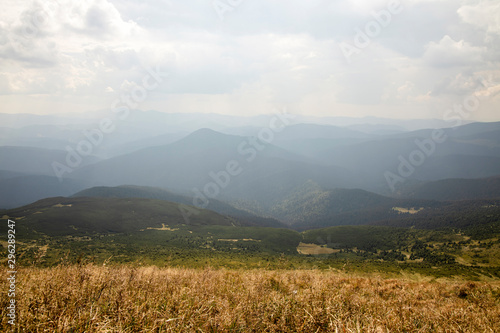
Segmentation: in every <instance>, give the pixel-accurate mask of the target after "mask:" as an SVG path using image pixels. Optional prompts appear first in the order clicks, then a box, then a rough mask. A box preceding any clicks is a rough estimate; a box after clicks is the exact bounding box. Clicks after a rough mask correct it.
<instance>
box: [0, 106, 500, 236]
mask: <svg viewBox="0 0 500 333" xmlns="http://www.w3.org/2000/svg"><path fill="white" fill-rule="evenodd" d="M21 118H22V119H21ZM21 118H20V119H18V120H17V121H16V120H15V119H14V118H13V117H11V116H7V115H5V114H3V115H0V119H5V120H6V121H5V123H4V124H3V126H5V127H4V130H2V135H0V137H1V138H2V139H1V141H0V208H14V207H19V206H22V205H26V204H29V203H32V202H34V201H37V200H41V199H45V198H48V197H59V196H64V197H68V196H71V195H74V196H75V197H76V196H78V197H85V196H89V197H95V196H101V197H115V198H126V197H134V198H147V199H160V200H164V201H168V202H175V203H178V204H183V205H190V206H193V207H195V208H196V209H210V210H212V211H215V212H218V213H220V214H222V215H224V216H233V217H235V218H247V219H248V220H249V221H250V220H253V221H254V222H253V223H254V224H255V225H261V226H264V225H265V226H276V227H282V226H284V225H288V226H291V227H294V228H298V229H307V228H318V227H322V226H332V225H342V224H366V223H369V222H373V221H379V220H384V219H387V218H390V217H391V216H392V215H394V214H396V213H395V212H394V211H393V210H392V207H404V208H406V209H410V208H412V207H435V206H439V205H440V204H438V202H444V201H453V200H475V199H492V198H498V197H499V194H500V181H499V179H500V178H498V176H499V175H500V123H470V124H466V125H463V126H460V127H452V128H446V127H443V128H439V127H438V126H439V125H441V126H442V125H445V123H442V122H441V123H440V122H439V121H432V120H430V121H428V122H427V123H426V122H424V121H415V122H414V123H413V125H411V122H410V121H404V122H403V121H401V122H399V123H398V122H397V121H388V120H380V119H369V120H368V119H365V122H362V121H361V120H359V119H358V120H354V119H351V122H350V123H349V122H348V119H337V121H335V120H334V119H326V120H325V119H323V121H322V122H321V123H311V122H310V121H311V119H306V118H304V117H302V118H300V117H299V118H298V121H303V122H300V123H297V119H294V123H292V124H288V125H287V126H283V127H274V126H270V125H269V124H271V122H272V119H273V118H272V116H269V117H265V116H260V117H252V118H243V117H240V118H238V117H229V116H213V117H211V116H210V115H202V116H200V117H199V118H196V117H193V116H191V115H184V116H182V115H173V114H171V115H163V114H158V113H155V112H153V111H151V112H144V113H141V112H133V113H132V115H131V117H130V118H129V119H127V121H125V122H124V123H123V124H120V129H117V131H116V132H113V133H110V134H105V133H104V134H103V133H101V134H102V143H101V142H99V144H95V145H94V146H92V144H93V142H92V138H91V137H89V135H87V136H85V135H83V136H81V135H80V137H79V136H78V135H77V133H79V131H80V132H81V131H85V130H86V131H87V132H86V133H87V134H88V133H90V132H89V131H90V130H91V129H92V130H93V131H94V132H92V133H96V132H95V131H96V130H95V128H94V129H93V127H92V126H94V124H95V122H94V118H92V117H87V118H85V117H83V120H82V119H76V118H73V119H67V118H61V119H56V118H57V117H52V118H50V117H49V118H44V117H42V116H33V117H30V116H29V115H24V116H23V117H21ZM167 120H171V121H172V123H170V124H166V123H167ZM312 120H317V119H312ZM308 121H309V122H308ZM37 122H39V123H38V124H37ZM22 123H25V124H26V126H25V127H23V126H21V125H22ZM201 123H203V124H212V125H211V126H210V127H212V128H197V127H199V126H201V125H199V124H201ZM404 124H406V125H405V126H403V125H404ZM424 124H427V125H429V124H432V125H433V126H434V127H431V128H423V127H422V126H423V125H424ZM116 125H117V128H118V127H119V126H118V124H116ZM148 126H149V127H148ZM132 129H133V130H132ZM409 129H411V130H409ZM128 130H132V133H130V134H131V135H130V136H129V137H128V138H125V136H126V135H125V134H126V132H127V131H128ZM134 130H135V131H134ZM30 133H31V134H30ZM28 134H29V135H28ZM36 138H39V139H40V141H37V140H36ZM85 140H87V143H88V144H90V146H88V147H91V148H92V152H91V153H86V154H84V153H85V151H84V149H83V148H82V147H85V144H81V142H83V141H85ZM94 140H96V137H94ZM34 142H38V144H36V145H35V144H33V146H31V147H28V146H26V145H27V144H32V143H34ZM2 143H3V144H2ZM45 143H47V145H46V146H45V147H44V145H45ZM94 143H95V142H94ZM107 143H109V145H108V144H107ZM79 144H80V145H79ZM63 146H64V147H63ZM54 147H58V148H57V149H54ZM88 147H87V148H88ZM75 154H76V155H77V157H79V159H78V160H77V161H78V162H79V163H74V162H75V156H76V155H75ZM72 158H73V160H72ZM72 161H73V163H72V164H71V163H69V162H72ZM70 164H71V165H70ZM54 165H58V166H59V167H61V166H62V168H63V169H59V171H60V170H63V172H62V174H61V172H60V173H58V172H55V169H54ZM402 171H405V172H402ZM388 174H390V175H392V176H391V177H396V178H392V179H393V183H392V184H391V182H390V181H389V179H388V178H387V175H388ZM394 179H396V180H395V181H394ZM124 185H127V186H124ZM152 188H155V189H152ZM82 191H83V192H82ZM155 196H156V197H155Z"/></svg>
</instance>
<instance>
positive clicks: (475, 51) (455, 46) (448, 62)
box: [423, 35, 484, 67]
mask: <svg viewBox="0 0 500 333" xmlns="http://www.w3.org/2000/svg"><path fill="white" fill-rule="evenodd" d="M483 53H484V49H483V48H481V47H476V46H472V45H470V44H468V43H466V42H464V41H463V40H460V41H455V40H453V39H452V38H451V37H450V36H448V35H446V36H444V37H443V38H442V39H441V40H440V41H439V43H436V42H430V43H429V44H428V45H427V48H426V51H425V54H424V57H423V58H424V61H425V62H426V63H427V64H429V65H430V66H434V67H456V66H471V65H474V64H477V63H479V62H480V61H481V60H482V54H483Z"/></svg>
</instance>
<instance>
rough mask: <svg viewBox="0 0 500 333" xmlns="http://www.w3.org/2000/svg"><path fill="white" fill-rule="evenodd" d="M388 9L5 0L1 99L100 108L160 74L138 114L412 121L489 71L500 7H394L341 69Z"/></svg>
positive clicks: (19, 105)
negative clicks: (288, 114) (361, 34)
mask: <svg viewBox="0 0 500 333" xmlns="http://www.w3.org/2000/svg"><path fill="white" fill-rule="evenodd" d="M224 1H225V0H224ZM233 3H236V2H233ZM389 3H390V1H388V0H376V1H372V0H370V1H368V0H338V1H331V0H311V1H303V0H290V1H286V2H285V1H275V0H273V1H269V0H251V1H250V0H245V1H242V2H241V3H240V4H239V5H235V6H234V9H233V10H231V11H230V12H227V13H226V15H225V17H224V20H223V21H221V20H220V18H219V16H218V14H217V12H216V11H215V10H214V8H213V6H212V1H207V0H192V1H189V2H186V1H174V0H170V1H168V0H143V1H136V0H82V1H69V0H59V1H54V2H42V1H34V2H18V1H14V0H6V1H5V5H4V7H5V8H4V10H3V13H4V14H3V18H2V20H0V95H1V96H10V97H9V98H10V100H9V102H10V104H9V105H14V104H16V110H23V109H24V110H26V112H28V111H31V110H33V109H37V110H40V112H52V110H54V109H57V110H59V109H60V108H59V107H56V106H57V105H61V104H64V105H65V108H64V109H65V110H81V109H106V108H108V107H109V103H110V99H112V98H116V96H113V94H114V95H117V96H119V94H121V93H122V92H123V89H126V88H127V87H128V89H132V88H133V87H134V86H140V85H141V84H142V79H143V77H144V75H145V73H146V69H145V68H157V67H158V68H160V70H161V71H163V72H168V73H169V76H168V78H167V79H165V80H164V82H162V84H161V85H160V86H159V87H158V88H157V89H155V91H154V92H151V94H149V95H148V99H147V101H145V102H144V103H143V104H141V105H140V106H139V107H140V108H144V109H148V108H156V109H158V110H160V111H169V112H172V111H175V112H188V111H189V112H194V111H196V110H201V109H203V110H210V112H222V113H240V112H242V113H245V114H251V113H252V112H254V113H261V112H264V113H265V112H266V110H265V109H266V108H268V109H270V108H272V107H276V105H280V104H281V105H287V106H288V107H289V108H290V109H295V110H297V111H298V112H302V113H307V114H312V113H314V114H321V115H329V114H330V113H331V114H333V113H335V115H342V113H344V115H347V114H353V115H354V114H355V115H360V116H362V115H381V114H383V115H385V116H391V115H393V116H396V117H402V116H408V117H411V118H421V117H423V115H426V116H428V115H431V116H432V112H435V110H436V109H439V108H440V107H441V106H442V105H446V104H447V103H449V102H450V101H449V98H451V97H450V96H453V98H459V95H460V94H464V93H466V92H468V91H470V90H471V89H472V90H473V89H475V88H474V84H476V83H478V82H479V81H478V78H479V76H480V75H483V76H484V74H487V73H493V72H494V71H495V70H496V69H497V68H498V65H499V60H500V34H498V32H499V31H500V30H499V28H498V20H499V17H500V15H497V14H498V8H499V7H498V6H499V5H498V2H497V1H480V0H467V1H466V2H465V1H462V2H459V1H456V0H439V1H435V0H433V1H430V0H408V1H404V2H403V1H401V4H402V6H403V10H402V11H401V13H399V14H397V15H393V16H391V22H390V24H388V25H387V26H385V27H383V29H382V30H381V31H380V34H378V35H377V36H374V37H373V38H372V40H371V42H370V44H369V45H368V46H367V47H366V48H363V49H362V50H360V53H359V54H357V55H356V56H354V57H353V59H352V62H351V64H348V63H347V62H346V61H345V58H344V56H343V55H342V52H341V50H340V48H339V43H341V42H345V41H347V42H350V43H351V44H352V40H353V38H354V36H355V34H356V29H357V28H359V29H363V28H364V27H365V25H366V24H367V23H368V22H370V21H373V20H374V19H375V18H374V16H373V12H379V11H382V10H386V9H387V6H388V4H389ZM480 73H481V74H480ZM496 82H498V81H496ZM476 88H477V87H476ZM496 89H497V88H496V85H491V86H489V88H484V95H485V96H486V95H488V96H491V103H493V104H492V105H494V104H495V103H497V102H496V99H495V98H497V97H495V96H497V95H496V91H497V90H496ZM41 95H43V96H45V97H46V99H45V103H39V104H33V101H34V100H37V101H39V100H40V99H36V98H34V97H33V96H41ZM493 97H495V98H493ZM3 101H4V100H1V99H0V103H1V102H3ZM63 102H64V103H63ZM30 103H31V104H30ZM51 103H53V104H54V105H55V106H54V108H51V107H50V104H51ZM42 105H43V108H42V107H41V106H42ZM72 105H73V107H72ZM66 106H68V107H67V108H66ZM491 109H493V106H492V107H491ZM401 110H405V112H406V113H405V114H404V115H403V114H402V113H401ZM479 116H480V112H479V113H478V117H479Z"/></svg>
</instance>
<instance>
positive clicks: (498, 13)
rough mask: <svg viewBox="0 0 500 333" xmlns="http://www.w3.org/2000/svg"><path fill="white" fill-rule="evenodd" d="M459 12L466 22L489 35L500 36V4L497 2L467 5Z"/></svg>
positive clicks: (492, 0)
mask: <svg viewBox="0 0 500 333" xmlns="http://www.w3.org/2000/svg"><path fill="white" fill-rule="evenodd" d="M457 12H458V14H459V15H460V17H461V18H462V19H463V20H464V21H465V22H467V23H469V24H472V25H475V26H477V27H480V28H481V29H484V30H485V31H487V32H489V33H493V34H497V35H500V2H498V1H497V0H489V1H481V2H479V3H475V4H473V5H466V6H463V7H461V8H460V9H458V11H457Z"/></svg>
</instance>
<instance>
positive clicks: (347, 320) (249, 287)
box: [0, 264, 500, 332]
mask: <svg viewBox="0 0 500 333" xmlns="http://www.w3.org/2000/svg"><path fill="white" fill-rule="evenodd" d="M2 274H3V275H2V278H1V279H0V288H1V290H2V291H5V290H8V286H7V280H6V276H4V275H5V273H2ZM3 295H4V296H2V300H1V303H2V304H1V310H0V311H2V312H3V313H2V322H1V325H0V330H1V331H3V332H499V331H500V282H498V281H490V282H484V281H483V282H478V281H475V282H470V281H466V280H452V279H447V280H444V279H435V278H430V277H418V276H416V275H413V276H407V277H403V276H401V277H399V278H387V277H386V276H385V277H384V276H380V275H377V274H370V275H364V276H362V275H360V274H346V273H343V272H341V271H339V270H265V269H253V270H248V269H240V270H228V269H224V268H222V269H213V268H210V267H208V268H204V269H193V268H159V267H157V266H148V267H132V266H124V265H117V266H103V265H93V264H88V265H87V264H86V265H59V266H56V267H50V268H35V267H33V268H20V269H18V273H17V292H16V300H17V318H16V325H15V326H11V325H9V324H8V322H7V321H8V318H7V317H6V313H5V311H6V307H7V302H8V298H7V297H5V294H4V293H3Z"/></svg>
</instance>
